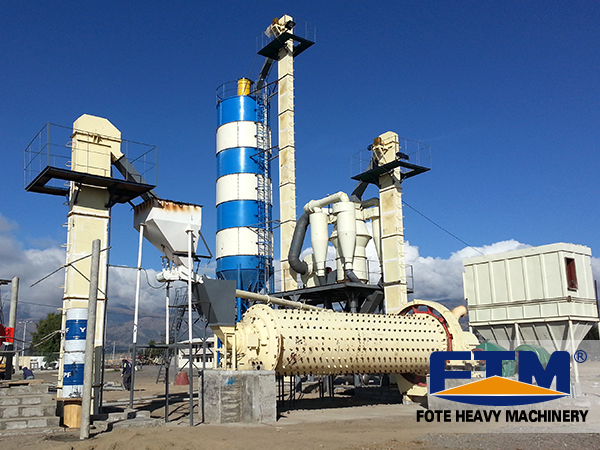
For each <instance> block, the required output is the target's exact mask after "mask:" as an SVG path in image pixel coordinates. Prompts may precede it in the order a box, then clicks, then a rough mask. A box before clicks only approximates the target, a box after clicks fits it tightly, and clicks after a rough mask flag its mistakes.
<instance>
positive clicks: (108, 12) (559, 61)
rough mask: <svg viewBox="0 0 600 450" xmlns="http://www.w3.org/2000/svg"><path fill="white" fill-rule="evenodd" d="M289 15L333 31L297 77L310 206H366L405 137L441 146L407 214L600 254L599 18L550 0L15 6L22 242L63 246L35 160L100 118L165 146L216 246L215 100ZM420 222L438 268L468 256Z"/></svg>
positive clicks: (5, 85)
mask: <svg viewBox="0 0 600 450" xmlns="http://www.w3.org/2000/svg"><path fill="white" fill-rule="evenodd" d="M284 13H287V14H290V15H292V16H293V17H294V18H295V19H296V20H297V22H298V23H302V22H303V21H308V22H310V23H312V24H314V25H315V26H316V27H317V43H316V45H314V46H313V47H312V48H310V49H309V50H307V51H306V52H305V53H303V54H302V55H300V56H299V57H298V58H297V60H296V65H295V69H296V70H295V75H296V92H295V95H296V145H297V147H296V148H297V154H296V156H297V186H298V188H297V189H298V190H297V195H298V207H299V210H300V207H301V206H302V205H303V204H304V203H306V202H307V201H309V200H310V199H313V198H320V197H323V196H325V195H327V194H329V193H333V192H337V191H339V190H343V191H346V192H351V191H352V189H353V188H354V185H355V183H354V182H353V181H352V180H351V179H350V176H351V175H353V174H352V173H351V168H350V157H351V155H352V154H354V153H355V152H357V151H358V150H361V149H363V148H365V147H366V146H367V145H368V144H369V143H370V142H372V140H373V138H374V137H376V136H378V135H379V134H381V133H383V132H385V131H395V132H397V133H398V134H399V135H400V136H403V137H405V138H408V139H413V140H417V141H421V142H424V143H427V144H430V145H431V147H432V156H433V160H432V166H433V167H432V170H431V171H430V172H428V173H426V174H423V175H420V176H418V177H415V178H413V179H410V180H408V181H407V182H406V183H405V185H404V200H405V201H406V202H407V203H409V204H410V205H411V206H412V207H414V208H416V209H417V210H419V211H420V212H422V213H423V214H425V215H426V216H427V217H429V218H430V219H432V220H433V221H435V222H436V223H438V224H440V225H441V226H442V227H443V228H445V229H447V230H449V231H450V232H452V233H453V234H455V235H457V236H459V237H460V238H461V239H463V240H464V241H466V242H468V243H469V244H470V245H473V246H476V247H483V246H491V245H492V244H494V243H497V242H501V241H511V240H514V241H516V242H517V243H522V244H527V245H543V244H549V243H553V242H562V241H564V242H571V243H575V244H583V245H587V246H589V247H591V249H592V252H593V253H594V254H596V255H598V254H600V235H599V234H598V231H597V230H598V229H597V224H598V218H599V212H598V207H597V198H598V195H599V194H600V188H599V182H598V171H599V169H600V82H599V81H598V73H599V69H600V50H599V49H600V34H599V33H598V23H600V3H598V2H596V1H552V0H549V1H505V2H499V1H496V2H494V1H460V0H456V1H441V0H432V1H397V2H379V1H371V2H363V3H361V4H360V5H355V4H352V3H348V2H314V1H306V2H294V3H292V2H270V1H262V2H259V3H256V2H235V1H230V2H226V3H225V2H200V1H172V2H166V1H164V2H159V1H144V2H141V1H129V2H117V1H105V2H95V1H92V2H78V1H63V2H49V1H45V2H42V1H27V2H3V4H2V6H1V7H0V61H1V63H2V64H1V68H0V87H1V92H2V94H1V97H0V99H1V102H0V106H1V109H0V113H1V120H0V150H1V152H2V167H3V171H2V177H1V178H0V187H1V190H2V193H3V195H2V199H1V200H0V215H1V216H0V218H2V220H1V221H0V222H1V226H0V232H1V233H3V235H4V236H5V241H4V242H5V245H8V244H6V242H8V243H9V244H10V245H13V246H14V249H15V251H23V252H24V251H30V252H34V251H39V252H43V251H55V250H57V249H59V245H60V244H62V243H64V242H65V240H66V233H65V228H63V227H61V224H63V223H64V222H66V213H67V209H66V206H63V199H62V198H59V197H52V196H48V195H42V194H33V193H28V192H25V190H24V189H23V151H24V149H25V147H26V146H27V144H28V143H29V141H30V140H31V139H32V138H33V137H34V136H35V134H36V133H37V132H38V131H39V130H40V129H41V128H42V126H43V125H44V124H45V123H46V122H52V123H56V124H60V125H66V126H71V124H72V123H73V121H74V120H75V119H77V117H79V116H80V115H81V114H84V113H88V114H93V115H98V116H102V117H106V118H108V119H109V120H110V121H111V122H112V123H113V124H114V125H115V126H116V127H117V128H119V129H120V130H121V132H122V135H123V137H124V138H125V139H130V140H134V141H138V142H144V143H148V144H153V145H156V146H158V149H159V169H158V187H157V189H156V190H157V192H158V194H159V195H160V196H162V197H165V198H170V199H175V200H180V201H189V202H193V203H198V204H201V205H204V207H205V208H204V221H203V229H202V231H203V234H204V236H205V237H206V239H207V241H208V243H209V245H211V246H212V248H213V249H214V242H215V238H214V236H215V229H216V216H215V206H214V204H215V174H216V167H215V123H216V117H215V89H216V88H217V87H218V86H219V85H220V84H222V83H224V82H227V81H230V80H234V79H236V78H239V77H241V76H251V77H255V76H256V74H257V72H258V69H259V68H260V66H261V64H262V58H261V57H258V58H256V57H255V54H256V50H257V48H256V37H257V36H258V35H259V34H260V33H261V32H262V31H263V30H264V29H265V28H266V27H267V25H269V23H270V22H271V20H272V19H273V18H274V17H279V16H280V15H282V14H284ZM272 112H274V111H272ZM371 193H373V191H371ZM404 214H405V227H406V238H407V240H408V241H409V242H410V244H411V246H413V247H418V252H419V255H420V256H421V257H423V258H433V259H435V260H447V259H449V258H450V257H451V255H452V254H453V253H456V252H459V251H460V250H462V249H463V248H464V247H465V245H464V244H463V243H461V242H460V241H457V240H456V239H454V238H453V237H451V236H450V235H448V234H446V233H444V232H443V231H441V230H440V229H439V228H437V227H435V226H434V225H432V224H431V223H430V222H428V221H426V220H425V219H423V217H421V216H420V215H418V214H416V213H415V212H413V211H412V210H410V209H409V208H406V209H405V211H404ZM132 221H133V217H132V212H131V210H130V208H129V206H127V205H120V206H118V207H115V208H114V209H113V230H112V238H113V240H112V243H113V248H114V250H113V252H112V263H113V264H125V265H134V264H135V262H136V259H137V234H136V232H135V230H134V229H133V227H132ZM5 248H8V247H5ZM11 248H13V247H11ZM145 249H147V251H146V254H145V258H144V265H145V266H147V267H153V268H157V269H158V268H159V267H160V261H159V258H158V254H157V253H156V252H153V251H151V250H150V245H146V247H145ZM57 251H58V250H57ZM7 253H8V252H6V251H5V252H4V258H6V256H7ZM53 255H54V256H53V257H54V258H55V259H56V261H58V260H59V259H60V258H59V257H58V256H56V255H58V253H56V254H53ZM53 261H54V260H53ZM2 265H3V266H4V267H5V268H6V267H10V261H9V260H7V259H5V260H4V261H2V260H0V267H2ZM53 268H54V267H51V268H50V270H53ZM50 270H48V272H49V271H50ZM41 272H42V270H41V269H40V273H41ZM13 275H19V274H18V273H16V274H15V273H0V278H7V277H12V276H13ZM59 278H60V277H59ZM60 281H61V280H58V284H61V283H60ZM58 298H60V297H58Z"/></svg>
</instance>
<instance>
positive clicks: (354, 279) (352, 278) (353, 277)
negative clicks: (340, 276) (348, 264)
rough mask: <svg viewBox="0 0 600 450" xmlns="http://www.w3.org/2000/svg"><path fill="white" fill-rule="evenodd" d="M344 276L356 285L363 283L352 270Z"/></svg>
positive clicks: (345, 272)
mask: <svg viewBox="0 0 600 450" xmlns="http://www.w3.org/2000/svg"><path fill="white" fill-rule="evenodd" d="M344 274H345V275H346V278H348V279H349V280H350V281H352V282H354V283H362V281H360V279H359V278H358V277H357V276H356V274H355V273H354V271H353V270H352V269H348V270H346V271H344Z"/></svg>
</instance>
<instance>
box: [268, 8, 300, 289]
mask: <svg viewBox="0 0 600 450" xmlns="http://www.w3.org/2000/svg"><path fill="white" fill-rule="evenodd" d="M288 24H290V25H291V24H293V20H292V17H291V16H288V15H284V16H282V17H281V18H279V19H275V20H274V21H273V23H272V24H271V27H270V32H271V33H272V34H273V35H275V37H276V38H277V37H278V36H280V35H282V34H283V33H284V32H290V33H291V32H292V30H293V28H289V26H288ZM278 56H279V58H278V61H279V62H278V65H277V71H278V73H277V78H278V80H279V82H278V97H277V104H278V108H279V112H278V117H279V220H280V228H279V229H280V245H279V249H280V255H281V289H280V290H281V291H290V290H292V289H297V288H298V283H297V282H296V278H295V274H293V275H292V273H291V272H290V265H289V263H288V252H289V249H290V244H291V242H292V236H293V234H294V228H295V227H296V143H295V138H294V56H293V41H292V39H288V40H287V41H286V42H285V45H284V46H283V47H282V48H281V49H280V50H279V55H278Z"/></svg>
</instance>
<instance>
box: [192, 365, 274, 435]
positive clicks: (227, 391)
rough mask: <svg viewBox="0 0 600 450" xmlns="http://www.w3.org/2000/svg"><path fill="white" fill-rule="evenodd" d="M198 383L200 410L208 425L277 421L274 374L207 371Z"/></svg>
mask: <svg viewBox="0 0 600 450" xmlns="http://www.w3.org/2000/svg"><path fill="white" fill-rule="evenodd" d="M199 384H200V387H199V402H200V404H199V408H200V411H204V422H206V423H269V422H275V421H276V420H277V383H276V381H275V371H266V370H260V371H254V370H253V371H250V370H248V371H235V370H205V371H204V380H202V374H200V383H199ZM203 403H204V404H203Z"/></svg>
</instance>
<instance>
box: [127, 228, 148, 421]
mask: <svg viewBox="0 0 600 450" xmlns="http://www.w3.org/2000/svg"><path fill="white" fill-rule="evenodd" d="M145 229H146V224H145V223H140V239H139V242H138V264H137V277H136V282H135V305H134V310H133V339H132V341H133V342H132V343H131V347H132V348H131V365H132V367H131V385H130V388H129V389H130V391H129V408H130V409H132V408H133V392H134V390H135V364H136V361H137V358H136V352H137V349H136V348H135V347H136V345H137V335H138V317H139V311H140V287H141V282H142V278H141V277H142V247H143V244H144V230H145Z"/></svg>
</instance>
